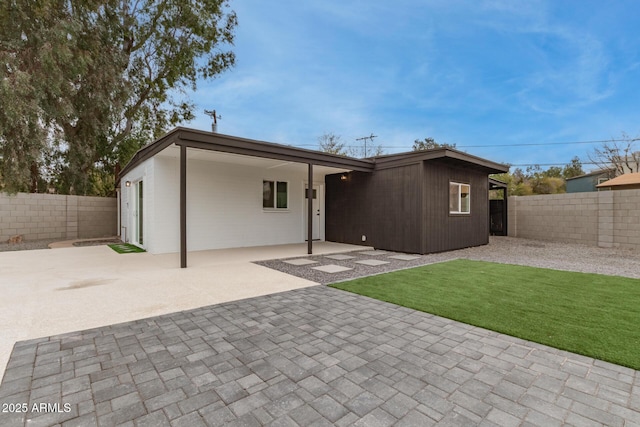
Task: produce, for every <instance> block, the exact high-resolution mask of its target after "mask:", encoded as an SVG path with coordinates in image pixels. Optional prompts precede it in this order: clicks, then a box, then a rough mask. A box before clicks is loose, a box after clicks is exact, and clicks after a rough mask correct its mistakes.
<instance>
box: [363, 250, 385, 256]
mask: <svg viewBox="0 0 640 427" xmlns="http://www.w3.org/2000/svg"><path fill="white" fill-rule="evenodd" d="M358 253H359V254H360V255H366V256H380V255H386V254H388V253H389V252H387V251H378V250H375V251H365V252H358Z"/></svg>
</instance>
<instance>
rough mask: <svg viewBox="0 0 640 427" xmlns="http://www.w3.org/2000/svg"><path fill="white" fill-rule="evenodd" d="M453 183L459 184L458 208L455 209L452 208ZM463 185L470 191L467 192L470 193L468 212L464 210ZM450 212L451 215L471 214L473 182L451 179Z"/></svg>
mask: <svg viewBox="0 0 640 427" xmlns="http://www.w3.org/2000/svg"><path fill="white" fill-rule="evenodd" d="M453 185H457V186H458V209H457V210H455V211H452V210H451V186H453ZM462 187H468V188H469V192H468V193H467V194H468V196H467V197H468V198H469V210H468V211H466V212H465V211H462ZM449 214H450V215H470V214H471V184H467V183H463V182H454V181H449Z"/></svg>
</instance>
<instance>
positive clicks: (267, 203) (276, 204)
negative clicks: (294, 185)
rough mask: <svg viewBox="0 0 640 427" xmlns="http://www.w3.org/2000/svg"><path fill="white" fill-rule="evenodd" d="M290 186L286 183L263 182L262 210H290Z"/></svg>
mask: <svg viewBox="0 0 640 427" xmlns="http://www.w3.org/2000/svg"><path fill="white" fill-rule="evenodd" d="M288 207H289V184H288V183H287V182H286V181H269V180H264V181H262V208H263V209H275V210H277V209H288Z"/></svg>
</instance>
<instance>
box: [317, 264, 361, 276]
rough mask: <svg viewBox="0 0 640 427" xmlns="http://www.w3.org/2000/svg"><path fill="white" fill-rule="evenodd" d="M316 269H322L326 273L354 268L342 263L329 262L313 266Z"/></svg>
mask: <svg viewBox="0 0 640 427" xmlns="http://www.w3.org/2000/svg"><path fill="white" fill-rule="evenodd" d="M311 268H313V269H314V270H318V271H322V272H324V273H331V274H333V273H340V272H341V271H348V270H353V268H349V267H343V266H341V265H335V264H328V265H321V266H319V267H311Z"/></svg>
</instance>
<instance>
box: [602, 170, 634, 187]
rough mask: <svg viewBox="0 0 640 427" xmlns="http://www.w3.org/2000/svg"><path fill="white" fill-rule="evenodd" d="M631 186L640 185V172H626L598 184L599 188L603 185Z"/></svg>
mask: <svg viewBox="0 0 640 427" xmlns="http://www.w3.org/2000/svg"><path fill="white" fill-rule="evenodd" d="M629 186H634V187H636V186H640V173H639V172H633V173H625V174H624V175H620V176H617V177H615V178H613V179H610V180H608V181H605V182H603V183H602V184H598V185H596V187H598V188H602V187H629Z"/></svg>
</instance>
